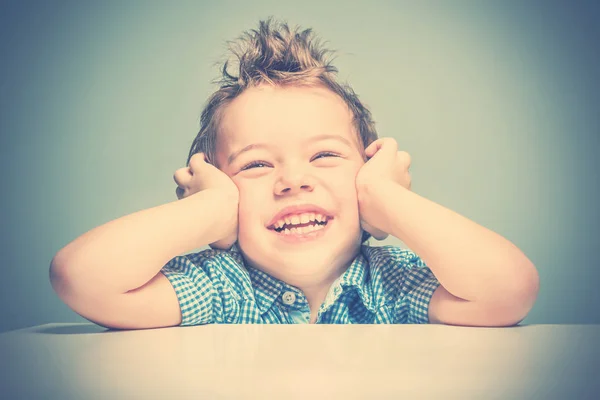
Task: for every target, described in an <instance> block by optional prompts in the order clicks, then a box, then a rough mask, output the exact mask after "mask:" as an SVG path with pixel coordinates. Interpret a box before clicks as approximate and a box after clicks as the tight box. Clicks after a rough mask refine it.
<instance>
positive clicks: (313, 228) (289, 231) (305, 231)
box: [281, 225, 325, 235]
mask: <svg viewBox="0 0 600 400" xmlns="http://www.w3.org/2000/svg"><path fill="white" fill-rule="evenodd" d="M323 228H325V225H309V226H305V227H302V228H291V229H288V228H285V229H284V230H283V231H281V233H283V234H284V235H305V234H308V233H311V232H314V231H319V230H321V229H323Z"/></svg>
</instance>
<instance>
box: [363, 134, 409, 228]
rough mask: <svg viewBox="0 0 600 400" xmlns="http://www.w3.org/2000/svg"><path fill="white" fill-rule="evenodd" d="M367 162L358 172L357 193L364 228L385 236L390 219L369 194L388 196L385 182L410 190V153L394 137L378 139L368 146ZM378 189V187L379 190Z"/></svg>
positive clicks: (366, 152)
mask: <svg viewBox="0 0 600 400" xmlns="http://www.w3.org/2000/svg"><path fill="white" fill-rule="evenodd" d="M365 154H366V156H367V160H368V161H367V162H366V163H365V164H364V165H363V166H362V167H361V168H360V170H359V171H358V174H357V175H356V192H357V196H358V208H359V213H360V223H361V226H362V228H363V229H364V230H365V231H367V232H369V233H370V234H371V236H373V237H374V238H375V239H377V240H383V239H385V238H386V237H387V236H388V234H389V233H390V232H389V228H387V227H386V223H387V222H388V219H389V218H387V217H386V216H385V215H383V213H381V212H380V210H378V209H376V208H377V207H369V206H368V204H373V201H372V200H373V199H371V198H370V196H373V195H375V193H378V194H379V195H385V190H381V189H384V188H385V187H386V185H390V184H398V185H400V186H402V187H404V188H405V189H407V190H410V188H411V177H410V172H409V169H410V163H411V159H410V154H408V153H407V152H405V151H398V143H396V140H394V139H393V138H381V139H377V140H376V141H374V142H373V143H371V144H370V145H369V147H367V148H366V149H365ZM377 189H379V190H377Z"/></svg>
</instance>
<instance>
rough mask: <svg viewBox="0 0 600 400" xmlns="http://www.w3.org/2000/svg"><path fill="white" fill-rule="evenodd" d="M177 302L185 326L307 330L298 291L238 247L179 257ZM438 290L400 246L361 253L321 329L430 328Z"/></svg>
mask: <svg viewBox="0 0 600 400" xmlns="http://www.w3.org/2000/svg"><path fill="white" fill-rule="evenodd" d="M161 272H162V273H163V274H164V275H165V276H166V277H167V279H169V281H170V282H171V284H172V285H173V288H174V289H175V292H176V294H177V298H178V300H179V306H180V308H181V315H182V322H181V325H182V326H185V325H199V324H211V323H225V324H227V323H234V324H244V323H249V324H291V323H308V321H309V317H310V309H309V306H308V302H307V300H306V297H305V296H304V294H303V293H302V291H301V290H299V289H298V288H296V287H293V286H291V285H288V284H286V283H285V282H283V281H280V280H278V279H276V278H274V277H272V276H270V275H268V274H267V273H265V272H263V271H261V270H259V269H256V268H253V267H251V266H249V265H247V264H246V263H244V260H243V258H242V254H241V252H240V250H239V248H237V246H235V245H234V247H233V248H232V249H231V250H228V251H224V250H213V249H209V250H204V251H201V252H198V253H192V254H187V255H184V256H177V257H174V258H173V259H171V260H170V261H169V262H168V263H167V264H166V265H165V266H164V267H163V268H162V270H161ZM439 285H440V283H439V282H438V280H437V279H436V277H435V276H434V275H433V273H432V272H431V270H430V269H429V268H428V267H427V266H426V265H425V263H424V262H423V260H421V259H420V258H419V257H418V256H417V255H416V254H415V253H413V252H412V251H410V250H406V249H401V248H398V247H394V246H383V247H371V246H362V247H361V251H360V253H359V255H358V256H357V257H356V258H355V260H354V261H353V262H352V264H351V265H350V267H348V269H347V270H346V271H345V272H344V273H343V274H342V276H340V277H339V278H338V279H337V280H336V281H335V282H334V283H333V284H332V285H331V287H330V289H329V292H328V294H327V297H326V299H325V301H324V302H323V304H322V305H321V307H320V309H319V313H318V317H317V323H320V324H405V323H407V324H415V323H416V324H421V323H428V322H429V319H428V308H429V301H430V300H431V296H432V295H433V292H434V291H435V289H437V287H438V286H439Z"/></svg>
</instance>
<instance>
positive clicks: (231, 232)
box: [173, 153, 239, 250]
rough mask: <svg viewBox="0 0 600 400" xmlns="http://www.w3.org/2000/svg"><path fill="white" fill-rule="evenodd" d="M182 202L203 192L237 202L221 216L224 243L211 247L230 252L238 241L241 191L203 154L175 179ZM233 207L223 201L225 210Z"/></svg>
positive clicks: (216, 243) (219, 242) (178, 173)
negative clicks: (211, 192) (217, 193)
mask: <svg viewBox="0 0 600 400" xmlns="http://www.w3.org/2000/svg"><path fill="white" fill-rule="evenodd" d="M173 179H174V180H175V183H177V189H176V190H175V193H176V194H177V198H178V199H179V200H181V199H184V198H186V197H189V196H192V195H194V194H195V193H198V192H201V191H203V190H208V189H211V190H218V191H219V192H221V193H222V195H223V199H235V201H234V203H235V207H233V206H229V208H230V209H229V210H226V209H224V210H223V213H222V214H221V215H220V216H219V219H220V223H219V226H220V227H222V228H223V233H222V235H220V236H222V239H220V240H218V241H216V242H213V243H210V247H211V248H213V249H222V250H228V249H229V248H231V246H233V244H234V243H235V242H236V240H237V230H238V204H239V191H238V188H237V186H236V185H235V183H233V181H232V180H231V178H229V177H228V176H227V174H225V173H224V172H223V171H221V170H219V169H218V168H217V167H215V166H214V165H212V164H209V163H207V162H206V158H205V156H204V153H196V154H194V155H193V156H192V157H191V158H190V162H189V167H184V168H179V169H178V170H177V171H175V174H174V175H173ZM227 204H231V203H230V202H228V201H224V202H223V205H224V207H227V206H226V205H227Z"/></svg>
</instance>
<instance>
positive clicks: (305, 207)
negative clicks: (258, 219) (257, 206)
mask: <svg viewBox="0 0 600 400" xmlns="http://www.w3.org/2000/svg"><path fill="white" fill-rule="evenodd" d="M308 212H312V213H315V214H321V215H324V216H326V217H328V218H332V215H331V213H330V212H328V211H327V210H325V209H323V208H322V207H319V206H316V205H314V204H297V205H293V206H289V207H285V208H283V209H282V210H281V211H279V212H278V213H277V214H276V215H275V216H274V217H273V219H272V220H271V221H270V222H269V223H268V224H267V228H272V227H273V225H274V224H275V223H276V222H277V221H279V220H280V219H283V217H285V216H286V215H289V214H302V213H308Z"/></svg>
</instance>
